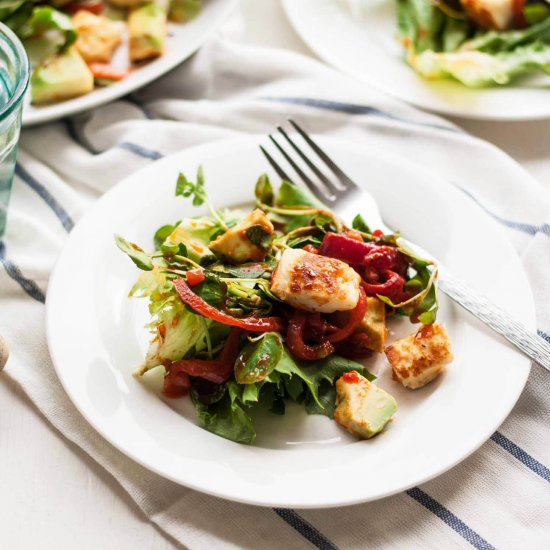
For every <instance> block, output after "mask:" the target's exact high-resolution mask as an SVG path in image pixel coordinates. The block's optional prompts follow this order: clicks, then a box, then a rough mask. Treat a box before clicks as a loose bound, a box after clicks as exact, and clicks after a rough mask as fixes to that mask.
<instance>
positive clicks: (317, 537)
mask: <svg viewBox="0 0 550 550" xmlns="http://www.w3.org/2000/svg"><path fill="white" fill-rule="evenodd" d="M273 511H274V512H275V513H276V514H277V515H278V516H279V517H280V518H281V519H283V520H284V521H286V522H287V523H288V524H289V525H290V526H291V527H293V528H294V529H296V531H298V533H300V535H302V536H303V537H304V538H305V539H307V540H308V541H309V542H311V544H313V545H314V546H316V547H317V548H319V550H338V547H337V546H335V545H334V544H333V543H332V542H331V541H330V540H329V539H327V537H325V535H323V534H322V533H320V532H319V531H318V530H317V529H315V527H313V525H311V523H309V522H307V521H306V520H305V519H304V518H302V517H301V516H300V515H298V514H297V513H296V512H295V511H294V510H290V509H289V508H273Z"/></svg>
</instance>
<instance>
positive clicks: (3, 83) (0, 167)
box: [0, 23, 29, 238]
mask: <svg viewBox="0 0 550 550" xmlns="http://www.w3.org/2000/svg"><path fill="white" fill-rule="evenodd" d="M28 84H29V61H28V58H27V54H26V52H25V49H24V48H23V45H22V44H21V42H20V41H19V39H18V38H17V36H15V34H14V33H13V32H12V31H11V30H10V29H8V27H6V26H5V25H3V24H2V23H0V238H2V236H3V234H4V230H5V229H6V219H7V211H8V202H9V199H10V193H11V186H12V181H13V171H14V169H15V155H16V153H17V141H18V139H19V130H20V129H21V113H22V111H23V100H24V97H25V92H26V90H27V86H28Z"/></svg>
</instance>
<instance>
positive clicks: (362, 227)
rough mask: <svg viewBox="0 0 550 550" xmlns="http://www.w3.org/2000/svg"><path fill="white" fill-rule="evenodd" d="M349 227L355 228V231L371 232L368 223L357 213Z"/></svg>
mask: <svg viewBox="0 0 550 550" xmlns="http://www.w3.org/2000/svg"><path fill="white" fill-rule="evenodd" d="M351 227H352V228H353V229H357V231H362V232H363V233H369V234H370V233H371V230H370V227H369V224H368V223H367V222H366V221H365V219H364V218H363V216H361V214H357V216H355V218H353V221H352V222H351Z"/></svg>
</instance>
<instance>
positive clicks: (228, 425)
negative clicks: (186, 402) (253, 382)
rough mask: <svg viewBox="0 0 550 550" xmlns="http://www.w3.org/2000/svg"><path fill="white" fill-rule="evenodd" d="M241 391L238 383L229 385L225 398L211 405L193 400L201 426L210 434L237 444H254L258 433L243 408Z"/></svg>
mask: <svg viewBox="0 0 550 550" xmlns="http://www.w3.org/2000/svg"><path fill="white" fill-rule="evenodd" d="M240 396H241V391H240V389H239V387H238V385H237V384H236V382H229V383H228V384H227V391H226V392H225V394H224V396H223V397H222V398H221V399H220V400H219V401H217V402H216V403H213V404H211V405H203V404H202V403H201V402H200V401H198V400H196V399H194V398H193V394H191V399H192V401H193V405H194V406H195V412H196V414H197V419H198V420H199V422H200V424H201V425H202V426H203V427H204V428H205V429H206V430H208V431H209V432H212V433H214V434H216V435H219V436H220V437H223V438H225V439H229V440H231V441H236V442H237V443H246V444H249V445H250V444H252V443H254V440H255V439H256V431H255V430H254V426H253V425H252V420H251V419H250V417H249V416H248V415H247V414H246V412H245V411H244V409H243V408H242V403H241V401H240Z"/></svg>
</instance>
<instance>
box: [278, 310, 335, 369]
mask: <svg viewBox="0 0 550 550" xmlns="http://www.w3.org/2000/svg"><path fill="white" fill-rule="evenodd" d="M306 319H307V313H306V312H305V311H301V310H299V309H296V310H295V311H294V313H293V315H292V317H291V318H290V321H289V323H288V331H287V333H286V343H287V344H288V347H289V348H290V351H291V352H292V355H294V357H296V358H298V359H303V360H304V361H315V360H316V359H324V358H325V357H328V356H329V355H330V354H331V353H333V352H334V346H333V345H332V344H331V343H330V342H329V341H328V340H326V339H325V340H323V341H321V343H319V344H317V345H315V346H309V345H308V344H306V343H305V342H304V326H305V323H306Z"/></svg>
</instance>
